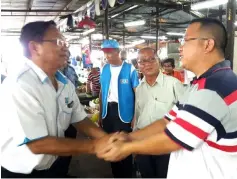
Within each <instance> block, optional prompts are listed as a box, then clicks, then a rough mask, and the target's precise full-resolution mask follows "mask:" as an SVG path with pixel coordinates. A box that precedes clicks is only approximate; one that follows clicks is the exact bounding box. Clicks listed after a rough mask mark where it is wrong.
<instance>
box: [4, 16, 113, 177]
mask: <svg viewBox="0 0 237 179" xmlns="http://www.w3.org/2000/svg"><path fill="white" fill-rule="evenodd" d="M20 42H21V44H22V45H23V48H24V55H25V57H26V58H27V60H26V62H25V63H24V64H23V65H22V66H19V69H18V71H17V72H16V73H14V74H12V75H11V76H8V77H7V78H6V79H5V80H4V82H3V84H2V86H1V90H2V93H1V101H0V102H1V103H0V104H1V110H2V111H1V113H0V118H1V119H3V120H1V126H3V127H2V129H1V132H2V133H3V134H4V135H2V148H1V149H2V150H1V152H2V153H1V175H2V177H3V178H63V177H68V176H67V171H65V170H64V169H65V168H64V167H65V166H64V164H65V163H64V162H59V164H58V161H57V159H58V158H59V156H71V155H79V154H82V153H90V154H93V153H95V151H96V150H97V148H98V147H103V146H104V145H105V141H107V140H108V139H109V136H108V135H107V134H106V133H105V132H104V131H102V130H101V129H100V128H98V127H97V126H96V125H94V124H93V123H92V122H91V121H90V120H88V119H87V114H86V113H85V111H84V109H83V106H82V105H81V104H80V101H79V99H78V97H77V95H76V93H75V87H74V86H73V84H72V82H70V80H68V79H67V78H66V77H65V76H64V75H62V73H61V72H60V71H59V69H61V68H62V67H63V66H65V65H66V64H67V60H68V44H67V43H66V41H65V39H64V37H63V36H62V34H61V33H60V32H59V31H58V29H57V28H56V24H55V23H54V22H53V21H37V22H31V23H29V24H27V25H25V26H24V27H23V28H22V31H21V36H20ZM70 124H73V125H74V126H75V128H76V129H77V130H79V131H80V132H82V133H84V134H86V135H88V136H90V137H92V138H93V140H89V139H87V140H79V139H70V138H65V131H66V129H67V128H68V127H69V125H70ZM104 136H105V137H104ZM102 137H104V138H102ZM100 138H102V139H100ZM64 161H65V160H64ZM67 161H68V160H67ZM67 163H68V162H67ZM62 171H65V173H64V172H62Z"/></svg>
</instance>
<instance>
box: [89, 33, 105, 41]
mask: <svg viewBox="0 0 237 179" xmlns="http://www.w3.org/2000/svg"><path fill="white" fill-rule="evenodd" d="M91 38H92V39H93V40H102V39H103V34H92V35H91Z"/></svg>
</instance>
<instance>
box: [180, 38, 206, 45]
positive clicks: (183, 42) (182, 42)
mask: <svg viewBox="0 0 237 179" xmlns="http://www.w3.org/2000/svg"><path fill="white" fill-rule="evenodd" d="M191 40H209V38H204V37H196V38H183V39H182V40H181V41H180V45H182V46H183V45H184V44H185V43H186V42H188V41H191Z"/></svg>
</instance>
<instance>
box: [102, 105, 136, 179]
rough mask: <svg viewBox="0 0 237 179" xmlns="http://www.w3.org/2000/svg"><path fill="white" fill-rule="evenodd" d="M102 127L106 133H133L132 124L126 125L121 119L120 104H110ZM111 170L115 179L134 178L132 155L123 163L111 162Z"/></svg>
mask: <svg viewBox="0 0 237 179" xmlns="http://www.w3.org/2000/svg"><path fill="white" fill-rule="evenodd" d="M102 126H103V129H104V130H105V132H107V133H113V132H118V131H125V132H131V131H132V128H131V123H124V122H122V121H121V119H120V118H119V114H118V103H108V110H107V116H106V117H105V118H104V119H103V120H102ZM111 168H112V173H113V176H114V178H132V176H133V158H132V155H130V156H128V157H127V158H125V159H124V160H122V161H119V162H111Z"/></svg>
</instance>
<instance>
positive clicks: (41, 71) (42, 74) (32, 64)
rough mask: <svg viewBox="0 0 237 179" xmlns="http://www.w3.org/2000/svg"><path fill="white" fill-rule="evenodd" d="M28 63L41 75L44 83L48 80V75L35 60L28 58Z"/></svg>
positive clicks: (40, 77)
mask: <svg viewBox="0 0 237 179" xmlns="http://www.w3.org/2000/svg"><path fill="white" fill-rule="evenodd" d="M26 63H27V65H29V67H30V68H31V69H32V70H33V71H34V72H35V73H36V75H37V76H38V77H39V79H40V81H41V82H42V83H44V82H45V81H46V80H47V78H48V76H47V75H46V73H45V72H44V71H43V70H42V69H41V68H40V67H38V66H37V65H36V64H35V63H34V62H32V61H31V60H29V59H28V60H26Z"/></svg>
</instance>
